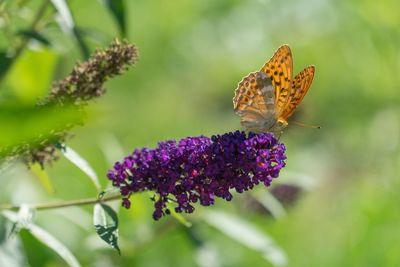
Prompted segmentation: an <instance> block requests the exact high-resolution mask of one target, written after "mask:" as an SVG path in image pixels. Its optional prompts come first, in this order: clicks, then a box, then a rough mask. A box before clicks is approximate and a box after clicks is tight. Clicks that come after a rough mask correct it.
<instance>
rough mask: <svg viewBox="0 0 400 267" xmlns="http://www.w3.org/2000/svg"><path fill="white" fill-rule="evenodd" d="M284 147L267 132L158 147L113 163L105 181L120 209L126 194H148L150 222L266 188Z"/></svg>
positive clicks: (279, 165)
mask: <svg viewBox="0 0 400 267" xmlns="http://www.w3.org/2000/svg"><path fill="white" fill-rule="evenodd" d="M285 159H286V156H285V145H284V144H282V143H279V142H278V140H277V139H276V138H275V137H274V136H273V134H270V133H258V134H254V133H249V134H246V133H245V132H240V131H236V132H230V133H226V134H223V135H214V136H212V137H211V138H209V137H206V136H198V137H187V138H184V139H182V140H180V141H179V142H176V141H174V140H170V141H165V142H160V143H159V144H158V147H157V148H155V149H148V148H143V149H140V150H139V149H136V150H135V151H134V152H133V153H132V154H131V155H129V156H127V157H125V159H124V160H123V161H122V162H117V163H115V165H114V167H113V169H111V170H110V171H109V172H108V174H107V177H108V178H109V179H110V180H111V181H112V183H113V185H114V186H116V187H119V189H120V192H121V195H122V196H123V202H122V205H123V206H124V207H126V208H129V207H130V201H129V197H130V195H131V194H132V193H136V192H141V191H146V190H150V191H154V192H155V194H156V195H155V197H154V198H152V200H153V201H154V208H155V211H154V213H153V218H154V219H155V220H158V219H160V218H161V217H162V216H164V215H166V214H169V213H170V211H169V210H168V208H167V205H166V204H167V202H172V203H176V206H175V211H176V212H186V213H192V212H193V211H194V207H193V204H194V203H197V202H199V203H200V204H201V205H203V206H209V205H213V204H214V201H215V198H223V199H225V200H227V201H230V200H231V199H232V194H231V190H235V191H236V192H238V193H243V192H244V191H247V190H249V189H252V188H253V187H254V186H255V185H258V184H259V183H263V184H264V185H265V186H269V185H270V183H271V181H272V179H273V178H276V177H278V175H279V172H280V170H281V169H282V168H283V167H284V166H285V162H284V160H285Z"/></svg>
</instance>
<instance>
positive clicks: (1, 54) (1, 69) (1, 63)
mask: <svg viewBox="0 0 400 267" xmlns="http://www.w3.org/2000/svg"><path fill="white" fill-rule="evenodd" d="M11 61H12V60H11V57H9V55H8V54H7V52H6V51H0V77H3V75H5V74H6V73H7V71H8V69H9V67H10V63H11Z"/></svg>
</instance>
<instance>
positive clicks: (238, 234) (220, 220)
mask: <svg viewBox="0 0 400 267" xmlns="http://www.w3.org/2000/svg"><path fill="white" fill-rule="evenodd" d="M203 218H204V220H205V221H206V222H207V223H208V224H210V225H212V226H214V227H215V228H217V229H218V230H220V231H221V232H222V233H224V234H225V235H227V236H229V237H230V238H232V239H234V240H236V241H237V242H239V243H241V244H243V245H245V246H246V247H248V248H250V249H252V250H255V251H258V252H260V253H261V254H262V255H263V257H264V259H266V260H267V261H269V262H270V263H272V265H274V266H286V265H287V261H288V260H287V256H286V254H285V252H284V251H283V250H282V249H281V248H280V247H279V246H278V245H276V244H275V242H274V241H273V240H272V238H271V237H269V236H268V235H267V234H266V233H264V232H263V231H261V230H259V229H258V228H257V227H256V226H255V225H253V224H251V223H249V222H248V221H244V220H242V219H240V218H238V217H235V216H233V215H231V214H227V213H224V212H222V211H208V212H206V213H205V214H204V217H203Z"/></svg>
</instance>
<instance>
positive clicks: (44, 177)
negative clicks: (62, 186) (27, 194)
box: [29, 163, 55, 195]
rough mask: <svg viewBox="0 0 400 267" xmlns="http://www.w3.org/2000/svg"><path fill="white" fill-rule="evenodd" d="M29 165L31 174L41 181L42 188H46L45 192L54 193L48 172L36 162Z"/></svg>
mask: <svg viewBox="0 0 400 267" xmlns="http://www.w3.org/2000/svg"><path fill="white" fill-rule="evenodd" d="M29 167H30V169H31V171H32V172H33V174H35V176H36V177H37V178H39V182H40V183H41V185H42V186H43V188H44V189H46V191H47V193H49V194H51V195H54V192H55V190H54V186H53V183H52V182H51V179H50V177H49V175H48V173H47V172H46V171H45V170H44V169H43V168H42V167H41V166H40V165H39V164H37V163H35V164H32V165H30V166H29Z"/></svg>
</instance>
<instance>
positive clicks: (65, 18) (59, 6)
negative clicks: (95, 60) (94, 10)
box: [51, 0, 90, 59]
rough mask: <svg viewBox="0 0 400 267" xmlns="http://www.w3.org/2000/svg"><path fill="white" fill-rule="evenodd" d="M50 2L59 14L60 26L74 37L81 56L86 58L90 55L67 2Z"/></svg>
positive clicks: (56, 0)
mask: <svg viewBox="0 0 400 267" xmlns="http://www.w3.org/2000/svg"><path fill="white" fill-rule="evenodd" d="M51 2H52V4H53V6H54V7H55V9H56V10H57V13H58V14H59V17H60V19H59V22H60V25H61V28H62V29H64V30H65V31H67V32H69V33H70V34H72V35H73V36H74V37H75V39H76V41H77V43H78V46H79V49H80V51H81V54H82V56H83V58H84V59H88V58H89V56H90V51H89V48H88V46H87V44H86V43H85V41H84V39H83V35H82V32H81V31H80V30H79V28H78V27H77V26H76V24H75V22H74V19H73V16H72V13H71V11H70V9H69V7H68V4H67V2H66V1H65V0H51Z"/></svg>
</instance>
